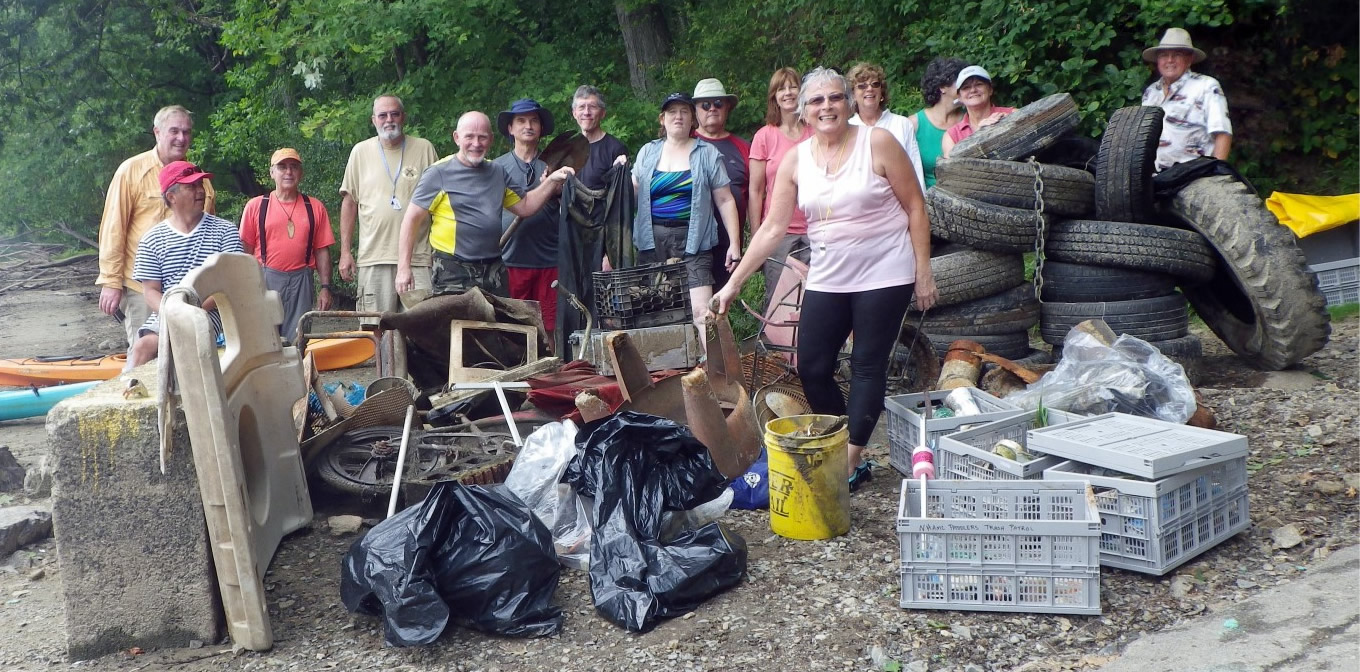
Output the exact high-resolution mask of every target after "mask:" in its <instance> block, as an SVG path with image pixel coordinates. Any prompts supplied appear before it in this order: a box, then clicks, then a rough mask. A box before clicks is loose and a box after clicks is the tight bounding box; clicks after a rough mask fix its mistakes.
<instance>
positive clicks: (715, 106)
mask: <svg viewBox="0 0 1360 672" xmlns="http://www.w3.org/2000/svg"><path fill="white" fill-rule="evenodd" d="M726 106H727V103H726V102H725V101H723V100H722V99H721V98H719V99H718V100H705V101H704V102H702V103H699V107H702V108H704V111H705V112H707V111H709V110H721V109H723V108H724V107H726Z"/></svg>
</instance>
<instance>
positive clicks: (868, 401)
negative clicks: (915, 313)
mask: <svg viewBox="0 0 1360 672" xmlns="http://www.w3.org/2000/svg"><path fill="white" fill-rule="evenodd" d="M798 108H799V116H801V117H802V119H803V121H804V122H805V123H807V124H808V125H809V126H811V127H812V130H813V136H812V138H811V139H809V140H807V141H806V142H803V143H801V144H799V145H798V146H797V148H796V150H795V151H793V152H790V153H789V154H788V156H786V157H785V158H784V160H783V161H782V162H781V163H780V164H779V171H778V174H777V175H776V177H775V182H774V198H773V202H772V203H771V204H770V209H769V214H768V215H766V217H765V221H764V222H763V223H762V224H761V225H760V227H759V228H758V229H757V230H756V234H755V236H754V237H753V238H752V240H751V246H750V249H749V251H748V253H747V255H746V257H745V258H744V259H742V262H741V264H740V265H739V266H738V267H737V270H736V271H734V272H733V273H732V279H731V280H729V281H728V282H727V284H726V285H725V286H723V288H722V290H721V291H719V292H718V293H717V294H716V295H715V296H714V300H715V301H716V302H717V304H718V305H717V310H718V312H719V313H725V312H727V308H728V306H730V305H731V303H732V301H733V300H734V299H735V298H736V296H737V293H738V292H739V291H740V290H741V285H742V283H743V282H745V280H746V278H747V277H749V276H750V275H751V274H752V273H754V272H755V270H756V268H757V267H758V266H759V262H760V260H761V259H764V258H765V257H766V256H767V255H769V254H770V252H772V251H773V250H774V249H775V247H776V246H777V245H778V244H779V242H780V239H782V238H783V237H784V234H785V232H786V231H787V230H788V228H789V224H790V222H791V221H792V220H793V214H794V212H795V211H799V212H801V213H802V215H803V216H804V217H806V219H807V222H808V232H807V236H808V240H809V242H810V243H811V244H812V260H811V263H810V265H809V268H808V280H807V285H806V291H805V292H804V295H803V305H802V317H801V318H800V319H799V322H798V377H799V378H801V379H802V382H803V392H804V393H805V394H806V395H807V399H808V403H809V405H811V406H812V410H813V412H814V413H825V414H829V415H847V416H849V418H850V445H849V446H848V458H849V465H850V474H849V477H850V478H849V480H850V487H851V489H852V490H853V489H857V488H858V487H859V485H860V484H862V483H864V482H865V481H868V480H869V479H870V478H871V477H872V472H870V470H869V465H868V463H866V462H864V460H863V457H862V455H863V451H864V446H865V444H867V443H868V441H869V436H870V435H871V434H872V433H873V431H874V425H876V424H877V423H878V416H879V414H880V413H882V411H883V395H884V392H885V390H886V388H887V368H888V356H889V354H890V353H891V352H892V348H893V345H894V344H895V343H896V341H897V334H898V332H899V331H900V329H901V326H902V316H903V315H905V314H906V311H907V307H908V306H909V305H910V304H911V303H912V300H913V298H914V299H915V302H916V306H917V308H918V309H919V310H925V309H927V308H930V307H931V306H933V305H935V301H936V299H938V298H939V291H938V290H937V289H936V288H935V279H934V278H933V277H932V276H931V274H930V222H929V220H927V219H926V207H925V199H924V198H923V197H922V195H921V185H920V183H919V182H917V179H916V174H915V172H914V171H913V169H912V167H911V161H910V160H909V159H908V158H907V153H906V150H904V149H902V145H901V144H900V143H898V141H897V139H896V138H894V137H893V135H892V134H891V133H889V132H888V131H885V130H883V129H881V128H874V127H869V126H852V125H850V117H851V116H853V115H854V112H853V111H852V110H851V109H850V82H849V81H848V80H847V79H846V78H845V77H843V76H841V75H840V73H838V72H836V71H835V70H828V69H823V68H817V69H815V70H813V71H812V72H810V73H808V75H807V76H806V77H804V78H803V85H802V87H801V91H800V94H799V105H798ZM852 331H853V332H854V334H855V346H854V349H853V351H852V353H851V355H850V371H851V379H850V400H849V403H848V404H847V403H846V401H845V400H844V399H843V398H842V397H841V392H840V388H839V387H838V386H837V385H836V380H835V372H836V363H837V356H838V354H839V352H840V349H841V346H842V345H844V344H845V341H846V339H847V338H848V337H849V336H850V333H851V332H852Z"/></svg>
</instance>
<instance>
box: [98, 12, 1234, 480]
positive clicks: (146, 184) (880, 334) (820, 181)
mask: <svg viewBox="0 0 1360 672" xmlns="http://www.w3.org/2000/svg"><path fill="white" fill-rule="evenodd" d="M1204 56H1205V54H1204V52H1202V51H1200V50H1198V49H1196V48H1195V47H1194V46H1193V44H1191V42H1190V36H1189V34H1188V33H1186V32H1185V31H1184V30H1182V29H1178V28H1173V29H1171V30H1168V31H1167V33H1166V35H1165V36H1164V37H1163V38H1162V41H1161V42H1160V43H1159V44H1157V45H1155V46H1153V47H1150V48H1149V49H1147V50H1146V51H1144V52H1143V57H1144V59H1145V60H1147V61H1148V62H1150V63H1154V64H1155V65H1156V70H1157V73H1158V75H1159V78H1158V80H1157V81H1155V82H1153V83H1152V84H1151V85H1149V86H1148V88H1147V90H1146V91H1144V93H1143V103H1144V104H1145V105H1159V106H1162V107H1164V108H1166V110H1167V115H1166V123H1165V130H1164V132H1163V136H1162V141H1161V147H1160V149H1159V152H1158V160H1157V167H1158V169H1159V170H1161V169H1164V168H1166V167H1167V166H1169V165H1171V164H1174V163H1177V162H1180V161H1184V160H1188V159H1189V158H1194V157H1197V156H1216V157H1218V158H1227V154H1228V151H1229V149H1230V147H1231V125H1230V124H1229V122H1228V119H1227V105H1226V100H1225V99H1224V97H1223V94H1222V90H1221V88H1220V87H1219V85H1218V82H1217V81H1216V80H1214V79H1213V78H1210V77H1206V76H1204V75H1201V74H1198V73H1194V72H1192V71H1190V70H1189V66H1190V65H1191V64H1192V63H1198V62H1199V61H1200V60H1203V58H1204ZM992 95H993V86H992V79H991V76H990V75H989V74H988V73H987V71H986V70H985V69H984V68H982V67H981V66H979V65H969V64H967V63H965V62H963V61H961V60H959V59H952V58H940V59H935V60H934V61H932V62H931V63H929V64H928V65H927V66H926V69H925V73H924V76H923V77H922V78H921V96H922V99H923V101H924V107H923V108H922V109H920V110H918V111H916V112H915V113H914V114H911V115H909V116H902V115H899V114H896V113H894V112H892V111H891V110H890V109H889V107H888V106H889V86H888V82H887V75H886V73H885V72H884V70H883V69H882V68H881V67H879V66H877V65H874V64H869V63H860V64H857V65H855V66H854V67H852V68H851V69H850V70H849V72H848V74H847V75H846V76H843V75H841V74H840V73H838V72H836V71H835V70H831V69H827V68H820V67H819V68H815V69H813V70H812V71H810V72H808V73H806V74H805V75H802V76H800V75H799V73H798V72H797V71H796V70H794V69H792V68H780V69H779V70H776V71H775V72H774V74H773V75H772V76H771V78H770V80H769V85H768V88H767V92H766V101H765V102H766V112H765V119H764V121H765V124H764V125H763V126H762V127H761V128H760V129H759V130H758V131H757V132H756V134H755V136H754V138H753V139H752V141H751V142H750V143H747V142H746V141H745V140H744V139H742V138H740V137H738V136H736V135H735V134H733V133H731V132H730V131H729V130H728V129H727V121H728V118H729V115H730V114H731V113H732V110H733V109H734V108H735V107H736V105H737V103H738V99H737V97H736V96H734V95H732V94H729V93H728V92H727V91H726V89H725V87H724V86H723V84H722V82H720V81H719V80H717V79H704V80H702V81H700V82H699V83H698V84H697V85H696V86H695V88H694V91H693V93H692V94H686V93H672V94H670V95H667V96H666V97H665V98H664V100H662V101H661V103H660V106H659V110H658V112H659V113H658V117H657V121H658V125H659V132H658V138H657V139H656V140H654V141H652V142H649V143H647V144H646V145H644V146H643V147H642V148H640V149H639V150H638V152H637V154H636V156H635V157H634V158H632V159H631V161H630V158H629V152H628V149H627V148H626V147H625V146H624V145H623V143H622V142H620V141H619V140H618V139H617V138H615V137H613V136H611V135H609V134H608V133H606V132H605V131H604V130H603V129H602V128H601V126H600V122H601V121H603V120H604V118H605V114H606V107H605V100H604V96H603V94H601V93H600V91H599V90H598V89H595V88H594V87H591V86H582V87H580V88H578V89H577V90H576V92H575V94H574V96H573V98H572V107H571V113H572V118H573V120H574V121H575V122H576V125H577V127H578V129H579V131H580V133H581V135H582V136H584V138H585V139H586V140H587V141H588V142H589V154H588V156H589V158H588V160H587V161H586V163H585V164H584V166H583V167H582V168H581V170H579V171H576V170H573V168H571V167H562V168H559V169H557V170H555V171H553V172H551V173H550V172H549V171H548V169H547V165H546V164H545V163H544V161H543V160H542V158H541V156H540V152H541V147H540V144H541V140H542V139H543V138H544V137H546V136H551V135H552V134H553V133H554V130H555V125H554V119H553V115H552V114H551V112H550V111H549V110H547V109H546V108H544V107H543V106H542V105H540V104H539V103H538V102H536V101H534V100H532V99H528V98H524V99H520V100H516V101H514V103H512V104H511V106H510V107H509V109H507V110H505V111H503V112H501V113H499V114H498V115H497V116H496V121H495V124H494V126H493V124H492V120H491V118H490V117H489V116H488V115H486V114H484V113H482V112H478V111H471V112H467V113H465V114H463V115H462V116H461V117H459V119H458V122H457V126H456V129H455V130H454V134H453V140H454V143H455V144H456V145H457V152H456V153H454V154H452V155H450V156H447V157H445V158H443V159H439V158H438V154H437V153H436V151H435V148H434V146H433V145H432V144H431V143H430V142H429V141H428V140H425V139H422V138H417V137H414V136H411V135H409V134H406V133H405V132H404V127H405V123H406V112H405V108H404V107H403V105H402V101H401V100H400V99H399V98H397V97H396V96H391V95H384V96H379V97H378V98H377V99H376V100H374V102H373V116H372V119H371V120H372V123H373V127H374V130H375V131H376V135H375V136H374V137H371V138H369V139H367V140H364V141H362V142H359V143H358V144H356V145H355V146H354V148H353V150H352V151H351V152H350V156H349V162H348V164H347V165H346V168H345V172H344V178H343V180H342V182H341V185H340V195H341V205H340V227H339V228H340V252H339V263H338V269H339V272H340V276H341V277H342V278H344V279H345V280H346V281H355V282H356V286H357V288H358V296H357V308H358V310H360V311H373V312H386V311H398V310H401V309H402V308H403V307H405V308H409V307H410V306H412V305H414V304H416V303H418V302H420V301H421V300H423V299H424V298H426V297H428V296H430V295H431V294H443V293H450V292H460V291H466V290H469V289H471V288H473V287H479V288H481V289H482V290H484V291H487V292H489V293H492V294H496V295H500V296H506V297H510V298H522V299H530V300H535V301H537V302H538V303H539V305H540V306H541V307H542V310H543V317H544V325H545V327H546V328H547V329H549V330H552V329H553V328H554V326H555V324H556V319H555V306H556V300H555V295H554V293H553V290H552V289H551V285H552V282H553V280H555V279H557V266H558V251H557V235H558V226H557V213H556V212H555V211H554V210H555V209H553V208H548V209H547V210H546V211H545V208H544V206H545V204H547V203H548V202H550V201H551V200H552V199H553V198H554V197H555V196H556V195H557V194H558V193H559V192H560V190H561V189H562V186H563V184H564V183H565V182H566V181H567V180H568V179H569V178H572V177H573V176H574V178H575V179H576V180H578V181H579V182H580V183H581V184H583V185H584V186H585V187H586V188H589V189H600V188H601V187H603V186H604V185H605V183H606V179H607V175H608V174H609V171H610V170H611V169H613V168H614V167H615V166H619V165H628V164H630V163H631V165H630V166H629V169H630V172H631V176H632V183H633V187H634V189H635V192H636V195H637V212H636V217H635V220H634V226H633V232H632V235H633V243H634V245H635V247H636V248H637V250H638V251H639V258H640V259H641V260H644V261H655V262H662V261H667V260H675V259H679V260H682V261H683V263H684V265H685V268H686V270H687V275H688V283H689V292H690V298H691V305H692V306H693V309H694V311H693V312H694V319H695V322H696V324H699V325H700V326H701V328H702V324H703V321H704V319H705V318H706V316H707V312H708V310H709V306H710V305H712V306H713V308H714V309H716V311H717V312H718V313H719V314H722V313H725V312H726V311H727V310H728V308H729V307H730V306H731V305H732V302H733V301H734V300H735V299H736V297H737V295H738V293H739V292H740V289H741V287H742V285H743V283H744V282H745V281H746V279H747V278H749V277H750V276H751V274H753V273H755V272H756V271H758V270H760V269H761V267H762V264H763V263H764V260H765V259H767V258H770V257H773V258H776V259H779V260H783V259H785V258H787V257H789V256H792V257H794V258H797V259H800V260H801V261H803V262H805V263H808V264H809V271H808V277H807V280H806V284H805V294H804V297H803V306H802V310H801V314H802V315H803V316H804V319H802V320H801V321H800V324H799V338H798V373H799V376H800V378H801V379H802V383H803V389H804V391H805V393H806V395H807V399H808V401H809V403H810V405H811V407H812V408H813V410H814V411H815V412H817V413H828V414H836V415H841V414H844V415H848V416H849V430H850V441H849V449H848V450H849V458H850V459H849V465H850V473H849V475H848V477H849V479H850V483H851V485H852V487H856V486H858V484H860V483H863V482H864V481H865V480H868V479H869V478H870V477H871V472H870V470H869V466H868V464H867V463H865V462H864V461H863V459H862V451H863V449H864V447H865V446H866V445H867V444H868V442H869V437H870V434H871V433H872V431H873V429H874V426H875V424H876V423H877V420H878V417H879V414H880V413H881V411H882V408H883V398H884V389H885V387H886V369H887V367H886V363H887V359H888V357H889V356H890V354H891V352H892V349H893V346H894V344H895V342H896V339H897V337H898V333H899V330H900V325H901V321H902V318H903V316H904V315H905V314H906V311H907V309H908V307H909V306H910V305H912V304H913V303H914V304H915V306H916V309H917V310H928V309H929V308H931V307H932V306H933V305H934V303H935V301H936V300H937V299H938V296H939V291H938V289H937V287H936V286H935V281H934V278H933V277H932V275H931V268H930V223H929V221H928V219H927V215H926V207H925V197H924V192H925V190H926V189H928V188H929V187H930V186H932V185H933V184H934V183H935V166H936V164H937V163H938V162H939V161H940V160H942V159H944V158H947V157H948V155H949V152H950V150H951V149H952V148H953V146H954V145H955V144H956V143H958V142H960V141H962V140H963V139H964V138H966V137H968V136H969V135H971V134H972V133H973V132H974V131H975V130H977V129H980V128H983V127H986V126H989V125H991V124H994V123H997V122H998V121H999V120H1001V119H1003V118H1004V117H1005V116H1006V115H1007V114H1009V113H1011V112H1013V108H1009V107H1003V106H1000V105H997V104H995V103H994V102H993V100H992ZM493 128H494V131H495V132H498V133H500V134H501V135H502V136H504V137H506V138H508V139H509V140H511V141H512V142H513V148H512V149H511V150H510V151H509V152H507V153H505V154H504V155H502V156H500V157H497V158H495V159H493V160H488V159H487V156H486V155H487V152H488V150H489V149H490V147H491V145H492V142H493V135H492V133H493ZM152 130H153V134H154V136H155V139H156V143H155V147H154V148H152V149H151V150H150V151H147V152H144V153H142V154H139V155H137V156H134V157H132V158H130V159H128V160H127V161H125V162H124V163H123V164H122V165H121V166H120V167H119V168H118V171H117V172H116V173H115V175H114V178H113V182H112V184H111V185H110V187H109V191H108V196H107V201H106V204H105V212H104V218H103V221H102V223H101V227H100V236H99V243H100V275H99V279H98V280H97V284H99V285H100V286H101V287H102V288H103V289H102V291H101V295H100V308H101V309H102V310H103V311H104V312H105V313H108V314H110V315H116V316H119V318H120V319H122V320H123V323H124V326H125V328H126V330H127V336H128V341H129V344H130V350H129V353H130V356H129V362H128V366H129V368H130V367H132V366H136V365H137V364H140V363H142V362H144V361H147V360H148V359H150V358H152V357H154V356H155V352H156V334H157V326H158V325H157V319H156V315H155V313H156V309H157V308H158V307H159V301H160V297H161V295H162V294H163V293H164V292H165V291H166V290H168V289H169V288H171V287H173V286H174V285H175V284H176V283H178V282H179V281H180V280H182V279H183V277H184V276H185V275H186V274H187V273H188V272H189V271H190V270H191V269H193V268H194V267H196V266H197V265H199V264H201V263H202V262H203V260H205V259H206V258H207V257H208V256H209V255H211V254H213V253H217V252H231V251H245V252H249V253H252V254H254V255H255V256H256V258H257V259H259V260H260V263H261V265H262V266H263V267H264V272H265V275H266V282H267V285H268V286H269V287H270V288H271V289H275V290H277V291H278V292H279V294H280V297H281V299H282V300H283V304H284V312H285V320H284V324H283V326H282V333H283V335H284V336H285V337H290V336H292V335H293V333H294V330H295V329H296V325H297V321H298V318H300V316H301V315H302V313H303V312H305V311H307V310H309V309H311V307H312V306H313V305H315V306H316V307H317V308H318V309H323V310H324V309H326V308H328V307H330V306H331V305H332V303H333V301H334V299H333V297H332V294H331V263H330V254H329V248H330V246H331V245H333V244H334V243H335V238H334V234H333V232H332V228H331V223H330V218H329V215H328V214H327V210H326V206H325V205H324V203H322V201H321V199H318V198H314V197H310V196H307V195H304V194H302V192H301V191H300V183H301V181H302V177H303V161H302V157H301V156H300V155H299V153H298V152H297V151H295V150H293V149H290V148H283V149H280V150H278V151H276V152H275V153H274V154H273V156H272V157H271V159H270V177H271V178H272V180H273V181H274V184H275V188H274V190H273V191H271V192H270V193H269V194H266V195H263V196H259V197H256V198H254V199H252V200H251V201H250V202H249V203H248V204H247V205H246V207H245V210H244V212H243V213H242V217H241V222H240V224H239V226H238V225H235V224H232V223H230V222H227V221H225V220H222V219H220V218H218V217H216V216H215V215H214V214H213V213H214V210H215V191H214V189H213V186H212V184H211V181H210V178H211V177H212V176H211V175H210V174H208V173H206V172H203V171H201V170H199V169H198V167H197V166H195V165H194V164H192V163H190V162H188V161H187V160H186V155H187V152H188V150H189V147H190V145H191V142H192V134H193V119H192V117H191V115H190V114H189V112H188V110H186V109H184V108H183V107H179V106H170V107H166V108H164V109H162V110H160V111H159V112H158V113H157V114H156V117H155V120H154V123H153V129H152ZM513 220H519V221H518V223H517V224H516V225H515V226H514V233H513V235H509V236H508V240H507V241H506V244H505V246H504V248H503V247H502V244H501V241H502V236H503V235H504V234H505V233H506V232H507V231H508V230H509V229H510V228H511V225H512V222H513ZM747 224H749V232H750V243H749V247H747V248H746V249H745V250H743V248H742V240H743V230H744V229H746V228H747V226H746V225H747ZM356 226H357V227H358V237H357V241H356V237H355V229H356ZM356 242H357V245H356ZM766 266H767V267H766V269H765V272H766V286H767V287H774V286H775V284H776V282H777V280H778V272H779V271H778V270H777V267H776V265H774V264H769V265H766ZM313 273H315V275H316V280H318V281H319V291H318V288H317V287H314V284H313ZM314 302H315V304H314ZM207 307H209V308H211V305H207ZM814 317H815V319H809V318H814ZM852 333H853V334H854V348H853V350H852V354H851V371H852V379H851V383H850V395H849V400H848V404H847V401H846V400H845V399H844V398H843V397H842V395H841V392H840V390H839V388H838V386H837V385H836V383H835V380H834V375H835V371H836V368H837V358H838V356H839V353H840V350H841V347H842V345H843V344H844V343H845V342H846V340H847V338H849V337H850V335H851V334H852Z"/></svg>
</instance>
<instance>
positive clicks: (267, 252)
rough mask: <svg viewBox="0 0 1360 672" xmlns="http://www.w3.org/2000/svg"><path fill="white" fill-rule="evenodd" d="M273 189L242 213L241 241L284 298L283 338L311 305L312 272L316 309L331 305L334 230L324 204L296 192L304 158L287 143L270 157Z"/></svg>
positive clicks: (289, 335)
mask: <svg viewBox="0 0 1360 672" xmlns="http://www.w3.org/2000/svg"><path fill="white" fill-rule="evenodd" d="M269 176H270V177H271V178H273V180H274V185H275V189H274V191H272V192H270V193H269V194H267V195H265V196H256V197H255V198H252V199H250V202H249V203H246V207H245V210H244V211H242V212H241V244H242V245H244V246H245V249H246V252H248V253H250V254H253V255H255V258H256V259H258V260H259V262H260V266H262V267H263V268H264V284H265V287H268V288H269V289H272V290H274V291H276V292H278V293H279V300H281V301H282V302H283V324H281V325H279V330H280V332H279V333H280V334H282V335H283V337H284V339H286V340H292V339H293V338H295V337H296V335H297V325H298V321H299V320H300V319H302V314H303V313H305V312H307V311H309V310H311V309H312V298H313V294H314V291H313V287H312V271H313V270H315V271H316V274H317V275H318V276H320V278H321V292H320V293H319V294H316V309H317V310H330V307H331V251H330V246H331V245H334V244H335V234H334V233H332V232H331V218H330V215H329V214H327V213H326V205H325V204H324V203H322V202H321V201H319V200H317V199H314V198H311V197H309V196H307V195H306V194H303V193H302V192H300V191H298V185H299V184H300V183H301V182H302V157H301V156H299V155H298V153H297V150H295V149H293V148H291V147H285V148H283V149H280V150H279V151H277V152H274V156H273V157H271V158H270V159H269Z"/></svg>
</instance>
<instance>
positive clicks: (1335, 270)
mask: <svg viewBox="0 0 1360 672" xmlns="http://www.w3.org/2000/svg"><path fill="white" fill-rule="evenodd" d="M1309 270H1311V271H1312V272H1313V274H1314V275H1316V276H1317V281H1318V291H1320V292H1322V295H1323V296H1324V297H1326V298H1327V305H1329V306H1339V305H1342V304H1345V303H1357V302H1360V258H1355V259H1342V260H1340V261H1333V262H1329V263H1325V264H1315V265H1313V266H1310V267H1309Z"/></svg>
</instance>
